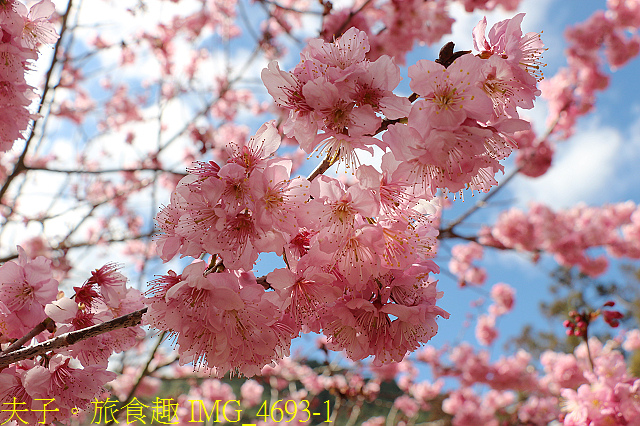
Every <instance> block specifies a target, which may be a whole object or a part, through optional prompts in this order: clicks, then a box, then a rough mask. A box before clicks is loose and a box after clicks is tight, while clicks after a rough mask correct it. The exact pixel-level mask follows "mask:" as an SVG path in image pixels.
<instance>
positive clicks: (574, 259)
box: [479, 201, 640, 276]
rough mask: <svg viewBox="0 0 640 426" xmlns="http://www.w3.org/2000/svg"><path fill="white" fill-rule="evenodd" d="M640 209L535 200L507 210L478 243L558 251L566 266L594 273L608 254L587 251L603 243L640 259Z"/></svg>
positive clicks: (613, 251)
mask: <svg viewBox="0 0 640 426" xmlns="http://www.w3.org/2000/svg"><path fill="white" fill-rule="evenodd" d="M639 235H640V210H639V209H638V207H637V206H636V205H635V204H634V203H632V202H630V201H629V202H626V203H619V204H612V205H605V206H602V207H588V206H585V205H579V206H576V207H573V208H571V209H568V210H565V211H558V212H554V211H553V210H551V209H550V208H549V207H547V206H544V205H542V204H532V205H531V206H530V208H529V211H528V212H526V213H525V212H523V211H522V210H519V209H515V208H514V209H511V210H508V211H506V212H503V213H502V214H501V215H500V216H499V217H498V220H497V222H496V224H495V225H494V226H493V227H492V228H489V227H484V228H483V229H482V230H481V232H480V239H479V242H480V243H481V244H483V245H486V246H492V247H497V248H500V249H505V248H510V249H516V250H521V251H528V252H533V253H536V254H538V253H540V252H546V253H550V254H553V255H554V257H555V259H556V261H557V262H558V263H560V264H561V265H564V266H568V267H571V266H578V267H579V268H580V272H582V273H584V274H587V275H589V276H597V275H600V274H602V273H603V272H604V271H605V270H606V269H607V266H608V262H607V258H606V256H604V255H601V256H598V257H597V258H593V257H591V256H589V255H588V254H587V250H588V249H590V248H593V247H603V248H606V250H607V251H608V252H609V253H610V254H611V255H613V256H615V257H628V258H630V259H638V258H640V245H639V242H640V239H639V237H638V236H639Z"/></svg>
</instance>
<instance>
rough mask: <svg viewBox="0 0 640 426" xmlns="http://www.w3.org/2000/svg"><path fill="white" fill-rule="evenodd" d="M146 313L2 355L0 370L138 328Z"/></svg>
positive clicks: (84, 329) (144, 309)
mask: <svg viewBox="0 0 640 426" xmlns="http://www.w3.org/2000/svg"><path fill="white" fill-rule="evenodd" d="M145 312H147V308H142V309H140V310H138V311H135V312H132V313H130V314H127V315H123V316H121V317H118V318H114V319H112V320H110V321H106V322H103V323H102V324H96V325H92V326H91V327H87V328H83V329H82V330H76V331H70V332H68V333H65V334H61V335H60V336H58V337H54V338H53V339H50V340H47V341H46V342H42V343H40V344H38V345H35V346H30V347H28V348H23V349H19V350H17V351H14V352H11V353H10V354H6V355H2V356H0V370H2V369H3V368H5V367H7V366H9V365H10V364H13V363H14V362H18V361H22V360H23V359H28V358H33V357H35V356H39V355H43V354H45V353H47V352H49V351H51V350H54V349H58V348H61V347H64V346H71V345H73V344H75V343H77V342H81V341H83V340H86V339H89V338H91V337H95V336H98V335H100V334H103V333H107V332H109V331H113V330H118V329H120V328H127V327H133V326H136V325H138V324H140V322H141V321H142V315H143V314H144V313H145Z"/></svg>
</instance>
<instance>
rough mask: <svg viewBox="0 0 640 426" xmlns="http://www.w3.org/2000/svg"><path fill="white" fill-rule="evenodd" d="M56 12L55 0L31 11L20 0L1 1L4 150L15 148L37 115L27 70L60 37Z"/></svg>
mask: <svg viewBox="0 0 640 426" xmlns="http://www.w3.org/2000/svg"><path fill="white" fill-rule="evenodd" d="M54 12H55V6H54V5H53V3H52V2H51V0H41V1H39V2H38V3H36V4H34V5H33V6H31V8H30V9H28V10H27V8H26V6H25V5H24V4H22V3H21V2H20V1H19V0H5V1H2V2H0V62H1V63H2V67H0V109H1V110H2V114H0V152H4V151H7V150H9V149H11V147H12V146H13V142H14V141H15V140H16V139H19V138H21V137H22V134H23V132H24V131H25V130H27V128H28V126H29V122H30V121H31V120H32V119H34V118H35V117H36V116H35V115H34V114H33V113H31V112H30V111H29V107H30V106H31V103H32V101H33V100H34V99H36V98H37V96H36V94H35V92H34V87H33V86H31V85H30V84H28V83H27V82H26V80H25V72H27V71H29V70H30V69H31V66H32V63H33V61H35V60H36V59H37V58H38V47H39V46H40V45H41V44H49V43H55V42H56V40H58V34H57V33H56V31H55V29H54V24H53V23H52V22H51V18H52V15H53V13H54Z"/></svg>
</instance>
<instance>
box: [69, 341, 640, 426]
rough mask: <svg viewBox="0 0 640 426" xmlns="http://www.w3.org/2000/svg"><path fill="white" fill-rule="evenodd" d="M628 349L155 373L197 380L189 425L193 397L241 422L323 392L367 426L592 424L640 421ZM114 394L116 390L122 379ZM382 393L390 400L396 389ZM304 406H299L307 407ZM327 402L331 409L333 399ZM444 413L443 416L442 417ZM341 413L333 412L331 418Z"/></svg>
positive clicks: (634, 346)
mask: <svg viewBox="0 0 640 426" xmlns="http://www.w3.org/2000/svg"><path fill="white" fill-rule="evenodd" d="M320 340H321V341H319V344H320V347H321V348H324V347H325V346H324V345H325V344H326V339H320ZM620 346H622V348H623V349H624V350H625V351H629V352H630V351H634V350H638V349H640V330H637V329H635V330H630V331H627V332H626V333H624V334H623V335H621V336H620V337H618V338H616V339H614V340H611V341H608V342H606V343H605V344H602V343H601V342H600V341H598V340H597V339H595V338H591V339H589V342H588V344H587V343H586V342H583V343H582V344H580V345H579V346H578V347H577V348H576V349H575V351H574V353H560V352H554V351H545V352H544V353H543V354H542V356H541V357H540V360H539V362H534V360H533V359H532V356H531V355H530V354H529V353H527V352H526V351H524V350H520V351H518V352H517V353H516V354H514V355H512V356H504V357H501V358H499V359H497V360H495V361H491V360H490V355H489V353H488V352H487V351H486V350H480V351H476V350H474V349H473V347H472V346H471V345H469V344H467V343H462V344H460V345H457V346H454V347H452V348H446V347H445V348H441V349H436V348H434V347H432V346H426V347H425V348H423V349H422V350H420V351H419V352H418V353H417V357H416V358H417V359H412V358H409V357H407V358H405V359H404V360H402V361H401V362H392V363H388V364H385V365H381V366H374V365H367V366H357V367H356V366H354V367H353V368H350V369H346V370H345V369H342V368H341V367H338V366H334V367H333V368H332V367H331V366H330V365H328V364H327V365H325V366H319V367H316V368H311V367H310V366H309V365H307V364H306V363H305V362H304V361H300V360H295V359H292V358H285V359H283V360H282V361H281V362H280V363H279V364H278V365H277V366H274V367H271V366H265V367H264V368H263V369H262V370H261V372H260V376H259V377H258V378H256V379H255V380H253V379H249V380H246V381H245V382H244V383H243V384H242V386H241V387H240V388H239V391H238V390H237V389H238V388H232V387H231V386H230V385H229V384H228V383H225V382H224V381H221V380H218V379H215V378H211V377H210V376H208V372H203V371H193V370H192V369H191V368H190V367H187V366H184V367H182V366H177V365H172V366H169V367H167V368H168V371H167V370H164V371H163V372H161V371H162V370H161V371H159V372H158V373H155V377H154V378H153V379H155V380H157V379H158V378H160V377H166V376H169V377H172V378H176V377H179V378H182V379H185V380H189V383H190V384H191V386H190V388H189V391H188V392H185V393H183V394H181V395H179V396H178V397H177V398H176V399H175V400H174V401H175V402H176V404H177V411H176V413H175V421H176V422H177V423H176V424H188V423H189V420H191V419H192V418H193V415H192V410H191V403H190V402H189V401H196V402H197V401H202V402H201V403H200V402H198V404H202V405H203V407H204V408H206V409H207V410H208V411H209V412H212V410H214V407H215V406H216V403H218V408H217V410H218V411H217V412H218V413H219V415H220V417H221V418H222V417H223V416H224V414H225V413H226V415H227V418H234V419H235V418H237V417H238V415H239V414H238V412H237V411H236V410H238V409H239V410H240V411H241V412H242V413H243V414H242V416H243V417H242V421H243V422H249V423H255V424H260V425H276V424H278V422H277V421H274V420H273V419H270V418H266V419H265V418H260V417H259V416H258V417H251V415H248V413H249V411H248V410H246V409H247V408H250V407H256V406H258V405H259V404H261V403H264V401H267V404H268V405H269V406H273V407H277V408H281V409H285V405H284V401H287V400H291V401H296V402H297V403H299V404H300V403H302V401H303V400H304V401H308V403H309V405H310V406H312V407H316V409H318V396H319V395H320V394H321V393H322V392H324V391H328V392H330V393H331V395H333V396H334V398H335V402H332V404H333V405H332V407H330V408H332V409H335V406H339V405H340V404H342V406H343V408H346V410H344V411H343V412H345V411H346V412H347V413H348V414H349V415H350V416H351V419H352V420H354V421H355V419H360V420H358V421H362V420H364V422H363V424H366V425H385V424H390V423H391V424H410V423H411V422H412V421H413V422H415V421H416V419H418V416H420V415H422V416H424V415H425V414H427V413H429V414H428V415H429V416H433V415H434V414H437V415H438V416H439V417H437V419H440V420H444V421H447V420H448V419H447V416H449V419H450V422H451V424H453V425H457V426H465V425H478V424H482V425H495V426H497V425H517V424H528V425H535V426H546V425H548V424H550V423H554V422H557V423H558V424H564V425H587V426H596V425H600V424H611V425H633V424H636V422H637V421H638V419H640V402H638V399H637V394H638V386H640V379H639V378H637V377H634V376H633V375H632V374H631V373H629V372H628V370H627V364H626V363H625V360H624V355H623V354H622V353H621V352H620V349H619V348H620ZM323 350H324V349H323ZM157 361H158V362H162V361H161V360H160V359H158V360H157ZM421 363H425V364H426V365H428V366H429V367H430V368H431V371H432V376H433V377H432V378H431V379H428V380H425V379H423V378H422V376H421V375H420V370H419V369H418V365H419V364H421ZM445 378H447V380H449V381H451V380H455V381H457V382H459V384H460V386H459V387H456V388H453V389H450V390H446V389H445V386H444V385H445ZM390 381H393V382H395V384H396V385H397V387H398V388H399V390H400V391H401V392H402V394H401V395H399V396H397V397H396V398H395V400H393V402H392V404H389V405H387V406H386V407H387V408H388V410H389V411H388V413H387V414H386V415H384V416H377V417H371V418H368V419H367V417H366V415H367V413H366V410H364V409H363V410H356V409H354V408H353V407H354V406H356V405H359V406H361V405H362V404H363V402H364V401H367V402H368V403H371V402H372V401H375V402H376V405H377V406H378V407H380V406H384V405H385V403H386V401H384V400H381V399H382V397H383V395H382V394H381V387H382V386H383V384H384V383H385V382H387V384H388V382H390ZM114 383H115V382H114ZM127 389H131V386H128V387H127ZM152 389H153V388H147V387H146V386H145V387H140V388H139V389H138V390H136V393H135V395H137V396H139V397H142V396H144V395H148V396H153V393H149V391H152ZM234 389H236V391H234ZM387 389H388V388H387ZM113 391H116V386H115V385H114V386H113ZM119 392H122V390H119ZM384 397H385V399H386V398H388V395H384ZM226 401H234V404H233V406H228V407H223V404H222V403H223V402H226ZM271 404H273V405H271ZM306 404H307V403H304V405H298V406H299V407H306ZM312 404H316V405H312ZM320 406H321V407H322V409H323V410H326V401H325V403H323V404H322V405H320ZM291 407H292V402H291V403H289V410H288V413H290V414H286V415H285V417H286V419H287V420H290V419H293V420H292V421H296V422H300V423H301V424H310V423H311V421H312V420H313V419H310V418H309V416H307V415H306V414H305V413H302V412H301V411H302V410H298V412H295V413H294V410H293V409H291ZM196 408H197V404H196ZM225 409H226V410H227V411H225ZM440 410H442V411H443V412H444V413H445V416H444V417H442V415H441V412H440ZM196 412H197V410H196ZM213 412H216V411H215V410H214V411H213ZM333 414H334V413H333V412H331V416H333ZM85 415H86V413H85ZM323 415H324V414H323ZM81 416H82V415H81ZM196 418H197V415H196ZM332 418H333V417H332ZM316 420H317V417H316ZM423 420H424V418H423ZM429 420H434V417H431V418H430V419H429Z"/></svg>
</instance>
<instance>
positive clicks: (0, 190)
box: [0, 0, 72, 223]
mask: <svg viewBox="0 0 640 426" xmlns="http://www.w3.org/2000/svg"><path fill="white" fill-rule="evenodd" d="M71 7H72V0H69V3H68V4H67V10H66V12H65V13H64V15H62V27H61V29H60V38H58V42H57V43H56V45H55V47H54V49H53V59H52V60H51V65H50V66H49V70H48V71H47V75H46V77H45V81H44V89H43V90H42V98H41V102H40V104H39V105H38V114H40V111H41V110H42V105H44V100H45V99H46V97H47V93H48V92H49V82H50V81H51V78H52V76H53V68H54V66H55V65H56V64H57V63H58V51H59V50H60V43H61V41H62V36H63V35H64V33H65V31H66V30H67V21H68V19H69V14H70V12H71ZM37 121H38V120H37V119H35V120H34V121H33V125H32V131H31V133H30V134H29V137H28V138H27V141H26V144H25V146H24V149H23V150H22V153H21V154H20V157H19V158H18V161H17V162H16V165H15V167H14V168H13V171H12V172H11V174H10V175H9V176H8V177H7V180H6V181H5V182H4V184H3V185H2V187H0V200H2V198H3V197H4V196H5V194H6V193H7V191H8V190H9V186H10V185H11V182H13V180H14V179H15V178H16V177H18V175H20V174H21V173H22V172H23V171H25V170H26V168H25V164H24V159H25V158H26V156H27V152H28V151H29V147H30V146H31V142H32V141H33V135H34V134H35V133H34V130H33V129H34V128H35V125H36V122H37ZM11 210H13V209H11ZM8 221H9V215H8V214H7V215H6V221H5V223H7V222H8Z"/></svg>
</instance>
